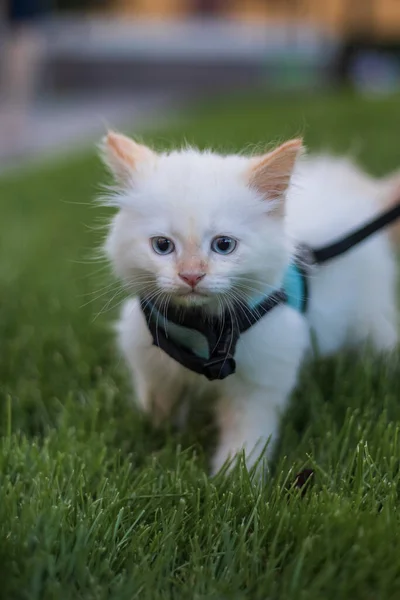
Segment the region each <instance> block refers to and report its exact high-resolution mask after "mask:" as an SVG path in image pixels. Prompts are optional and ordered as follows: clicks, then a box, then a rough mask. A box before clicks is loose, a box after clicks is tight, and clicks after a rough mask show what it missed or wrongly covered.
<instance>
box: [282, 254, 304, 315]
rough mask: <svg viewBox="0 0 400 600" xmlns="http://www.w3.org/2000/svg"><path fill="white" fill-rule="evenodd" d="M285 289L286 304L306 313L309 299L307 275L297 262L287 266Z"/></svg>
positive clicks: (284, 280) (284, 281)
mask: <svg viewBox="0 0 400 600" xmlns="http://www.w3.org/2000/svg"><path fill="white" fill-rule="evenodd" d="M283 289H284V290H285V293H286V304H287V305H288V306H291V307H292V308H294V309H295V310H297V311H299V312H300V313H305V312H306V310H307V300H308V286H307V276H306V274H305V272H304V270H303V268H302V267H301V266H300V265H299V264H298V263H297V262H294V263H292V264H291V265H290V266H289V267H288V268H287V270H286V273H285V277H284V279H283Z"/></svg>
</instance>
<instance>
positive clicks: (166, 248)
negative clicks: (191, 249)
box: [150, 236, 175, 255]
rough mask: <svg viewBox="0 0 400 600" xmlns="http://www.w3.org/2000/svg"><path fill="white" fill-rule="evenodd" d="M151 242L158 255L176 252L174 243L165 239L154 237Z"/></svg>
mask: <svg viewBox="0 0 400 600" xmlns="http://www.w3.org/2000/svg"><path fill="white" fill-rule="evenodd" d="M150 242H151V245H152V248H153V250H154V252H156V253H157V254H164V255H165V254H171V253H172V252H173V251H174V250H175V245H174V242H173V241H172V240H169V239H168V238H165V237H161V236H157V237H153V238H151V240H150Z"/></svg>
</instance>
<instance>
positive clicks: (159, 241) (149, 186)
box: [107, 134, 299, 311]
mask: <svg viewBox="0 0 400 600" xmlns="http://www.w3.org/2000/svg"><path fill="white" fill-rule="evenodd" d="M111 135H115V134H111ZM109 139H110V136H109V137H108V143H109V144H110V142H109ZM120 140H122V142H123V143H124V144H127V145H126V146H124V152H120V148H118V150H117V154H118V156H117V158H121V156H122V157H123V158H125V159H126V156H127V155H126V152H128V156H129V157H130V158H131V157H132V151H135V152H136V156H137V157H138V156H139V158H137V159H136V161H133V162H129V164H128V165H125V167H126V170H125V172H124V173H122V181H121V172H119V180H120V183H122V184H123V185H122V193H121V194H120V195H119V196H118V204H119V206H120V210H119V212H118V214H117V215H116V217H115V219H114V221H113V225H112V227H111V231H110V234H109V237H108V241H107V252H108V255H109V256H110V258H111V260H112V262H113V265H114V268H115V271H116V273H117V275H118V276H119V277H120V278H121V279H122V280H123V281H124V282H125V283H126V284H127V285H128V286H129V288H130V289H131V290H132V292H133V293H136V294H139V295H140V296H142V297H146V298H149V299H153V300H158V301H159V302H160V304H161V303H163V302H165V304H166V303H167V301H172V302H174V303H176V304H180V305H184V306H204V307H208V308H209V309H210V310H213V311H218V310H219V309H221V308H222V307H223V306H226V304H227V302H232V301H235V300H236V301H239V302H240V301H245V302H246V303H248V302H249V301H251V300H252V299H254V298H255V297H259V296H260V294H265V293H270V292H272V290H273V289H274V287H276V286H277V285H279V277H280V275H281V273H282V271H283V269H284V268H285V266H286V264H287V261H288V256H289V251H290V248H289V244H288V241H287V240H286V237H285V235H284V223H283V211H282V210H281V208H282V207H281V204H280V197H279V186H280V185H281V184H282V177H283V176H282V173H281V172H279V176H278V178H277V177H275V178H273V177H271V174H270V176H269V179H270V186H272V187H271V197H270V198H269V201H268V202H266V201H265V199H264V197H263V196H264V195H265V193H266V190H265V189H262V190H260V189H258V187H257V186H259V187H261V186H262V184H265V183H266V178H265V177H264V178H262V177H259V173H258V165H259V161H260V159H259V160H258V162H255V161H254V159H253V162H251V161H250V160H249V159H247V158H244V157H238V156H230V157H220V156H216V155H212V154H200V153H198V152H194V151H184V152H175V153H172V154H170V155H161V156H159V155H154V154H152V153H151V151H149V150H148V149H144V148H143V147H141V146H137V145H136V144H134V142H131V141H127V138H123V137H122V136H117V142H118V141H120ZM114 142H115V140H114ZM129 144H132V145H134V146H129ZM117 146H118V145H117ZM135 146H136V148H135ZM298 146H299V143H298ZM298 146H297V147H296V154H297V152H298V150H299V147H298ZM110 147H111V149H112V150H113V152H114V154H113V159H115V147H114V148H113V145H112V144H111V146H110V145H109V146H108V149H110ZM135 152H133V153H135ZM140 155H142V159H141V160H140ZM277 156H278V158H279V161H280V162H281V157H280V156H279V155H277ZM130 158H129V160H130ZM107 159H108V163H109V164H110V163H111V167H112V169H113V171H114V173H115V174H116V171H115V166H114V165H113V164H112V161H110V157H109V156H107ZM272 162H273V161H272ZM293 162H294V159H292V166H293ZM272 166H273V165H271V167H272ZM271 167H270V168H271ZM285 170H287V165H286V164H285ZM117 177H118V175H117ZM257 177H258V179H257ZM289 177H290V174H289V176H287V177H286V180H287V182H288V181H289ZM286 185H287V183H286ZM285 191H286V186H285ZM272 192H273V194H272ZM281 195H283V194H281ZM273 197H274V201H272V198H273Z"/></svg>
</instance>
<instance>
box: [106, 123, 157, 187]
mask: <svg viewBox="0 0 400 600" xmlns="http://www.w3.org/2000/svg"><path fill="white" fill-rule="evenodd" d="M103 152H104V160H105V162H106V164H107V166H108V167H109V168H110V170H111V171H112V173H113V175H114V177H115V179H116V180H117V181H118V182H119V183H121V184H126V183H127V182H128V181H129V180H131V178H132V174H133V172H134V171H135V169H136V168H137V166H138V164H139V163H141V162H144V161H146V160H150V159H153V158H154V157H155V154H154V153H153V151H152V150H150V148H148V147H147V146H143V145H141V144H137V143H136V142H135V141H134V140H132V139H130V138H128V137H126V136H125V135H122V134H120V133H115V132H114V131H110V132H109V133H108V134H107V136H106V138H105V140H104V142H103Z"/></svg>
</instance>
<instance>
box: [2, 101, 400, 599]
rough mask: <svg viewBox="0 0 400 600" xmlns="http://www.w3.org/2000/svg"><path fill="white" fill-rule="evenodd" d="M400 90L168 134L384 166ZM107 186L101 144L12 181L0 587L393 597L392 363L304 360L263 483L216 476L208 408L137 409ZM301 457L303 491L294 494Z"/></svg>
mask: <svg viewBox="0 0 400 600" xmlns="http://www.w3.org/2000/svg"><path fill="white" fill-rule="evenodd" d="M399 100H400V99H399V98H398V97H396V98H392V99H388V100H385V99H380V100H375V101H372V100H370V101H366V100H364V101H362V100H359V99H358V100H357V99H355V98H353V97H351V96H346V95H342V96H329V97H309V98H303V99H297V100H292V99H290V98H289V99H275V100H271V99H270V100H268V99H266V98H262V97H259V98H253V99H245V98H233V99H232V98H231V99H229V101H227V100H226V99H225V100H223V99H221V100H218V101H217V102H215V103H209V104H208V105H207V106H204V107H201V108H199V109H197V110H195V111H194V112H193V114H192V115H190V116H188V118H187V119H186V120H185V121H184V122H183V124H182V125H181V126H180V127H175V128H174V129H173V130H170V131H164V132H162V134H160V135H159V136H158V137H157V139H156V140H155V141H157V143H158V144H159V145H165V144H167V145H173V144H175V143H177V142H180V141H181V140H182V139H186V140H188V141H193V142H195V143H197V144H199V145H200V146H204V145H213V146H217V147H219V148H224V149H228V150H232V149H240V148H242V147H243V146H246V145H248V144H254V143H258V142H265V141H268V142H270V141H274V140H278V139H279V140H280V139H283V138H286V137H289V136H291V135H295V134H299V133H303V134H304V135H305V139H306V142H307V144H308V145H309V146H310V147H311V148H314V149H315V148H320V147H327V146H329V147H331V148H333V149H334V150H337V151H348V150H350V149H353V150H354V149H355V150H356V151H357V152H358V155H359V158H360V161H361V162H362V163H364V164H365V165H366V166H368V167H369V168H371V169H372V171H373V172H375V173H383V172H384V171H386V170H389V169H392V168H395V167H397V166H399V165H400V144H399V131H400V127H399V126H400V112H399V108H398V107H399ZM100 181H104V177H103V175H102V170H101V167H100V165H99V164H98V161H97V159H96V158H95V157H94V155H90V156H84V157H76V158H74V159H71V160H69V161H65V162H63V163H62V164H58V165H52V166H51V167H50V166H49V167H41V168H37V169H35V170H31V171H30V172H26V173H21V174H18V173H17V174H15V175H13V176H8V177H3V178H2V179H1V180H0V198H1V220H0V229H1V232H0V251H1V254H0V257H1V258H0V286H1V294H0V340H1V353H0V414H1V418H0V428H1V436H2V437H1V446H0V596H1V598H5V599H7V600H10V599H14V598H16V599H38V600H39V599H40V600H47V599H53V598H54V599H60V600H64V599H65V600H66V599H71V600H72V599H74V600H76V599H80V598H84V599H106V598H108V599H112V600H133V599H134V598H140V600H146V599H149V600H157V599H158V598H163V599H167V598H168V599H169V598H188V599H192V598H193V599H196V600H203V599H204V600H205V599H215V600H223V599H226V598H234V599H236V598H237V599H242V598H251V599H260V600H261V599H262V600H266V599H276V598H288V599H292V600H299V599H307V600H309V599H311V600H321V599H324V600H325V599H330V598H332V599H335V600H337V599H338V598H339V599H341V600H343V599H352V600H354V599H360V600H378V599H385V600H388V599H392V598H393V599H395V598H396V599H397V598H399V597H400V558H399V556H400V513H399V510H398V507H399V492H400V468H399V465H400V463H399V458H400V427H399V424H400V394H399V369H398V367H397V366H396V365H395V368H393V366H390V367H388V366H385V364H383V363H380V362H378V361H377V360H376V359H374V358H373V357H366V358H365V359H363V360H360V361H359V362H357V361H354V359H350V358H348V357H347V358H346V357H339V358H338V359H337V360H332V361H323V362H319V363H317V364H314V365H311V366H309V367H307V368H306V369H305V371H304V373H303V375H302V380H301V383H300V386H299V390H298V391H297V392H296V394H295V397H294V398H293V402H292V404H291V406H290V407H289V409H288V412H287V415H286V416H285V418H284V422H283V425H282V435H281V439H280V444H279V450H278V452H277V456H276V461H275V464H274V475H273V477H272V478H271V479H270V481H269V482H268V483H267V484H266V485H265V488H264V489H263V490H262V491H261V492H260V491H259V490H257V489H256V488H254V487H253V486H252V485H251V484H250V482H249V477H248V474H247V473H246V472H245V470H243V469H242V468H240V467H238V468H237V469H236V471H235V472H234V473H233V474H232V475H231V476H230V477H229V478H227V479H224V478H222V477H217V478H216V479H215V480H209V479H208V478H207V475H206V469H207V460H208V457H209V451H210V444H211V443H212V439H213V428H212V424H210V422H209V420H208V417H207V416H205V417H204V418H203V417H201V419H202V420H201V421H200V422H201V423H202V425H201V426H197V427H195V426H192V427H191V429H190V431H189V432H188V433H187V434H184V435H178V434H176V433H174V432H173V431H169V430H168V428H167V427H166V428H165V429H163V430H162V431H159V432H156V431H154V430H153V429H152V428H151V426H150V425H149V424H148V423H147V422H146V421H145V420H144V419H143V418H142V417H141V416H140V415H138V414H137V413H136V412H135V410H134V409H133V408H132V404H131V400H130V388H129V383H128V377H127V374H126V372H125V369H124V367H123V365H122V364H121V362H120V360H119V358H118V356H117V353H116V351H115V348H114V340H113V335H112V332H111V330H110V323H111V321H112V319H113V318H114V316H115V314H116V310H115V307H114V305H115V304H116V303H117V299H113V298H112V294H111V293H110V292H109V291H108V292H107V290H104V291H105V293H104V291H103V292H101V291H99V292H97V293H96V291H97V290H99V288H101V287H102V286H104V285H105V282H106V281H107V275H105V274H104V273H103V272H102V271H98V272H96V270H98V269H99V268H101V267H102V265H97V264H96V263H92V262H91V261H90V256H91V254H92V252H93V250H94V248H95V247H96V245H97V244H98V242H99V240H100V238H101V235H102V233H101V231H100V230H98V229H97V228H96V227H97V225H98V224H99V222H101V220H102V219H104V218H105V217H107V211H105V210H104V209H101V208H99V207H96V206H93V205H92V206H91V205H90V202H91V200H92V199H93V197H94V196H95V194H96V192H97V190H98V183H99V182H100ZM321 202H324V198H323V197H321ZM99 220H100V221H99ZM102 293H104V295H102V296H100V295H101V294H102ZM97 296H100V297H97ZM99 312H103V314H101V315H100V316H98V317H96V315H97V314H98V313H99ZM304 466H308V467H311V468H313V469H315V481H314V484H313V486H312V487H310V489H308V490H307V493H306V494H305V496H304V497H301V495H300V493H298V491H297V490H294V489H291V490H290V489H288V488H290V485H289V484H290V482H292V481H293V478H294V475H295V473H296V472H297V471H298V470H300V469H301V468H303V467H304Z"/></svg>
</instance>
